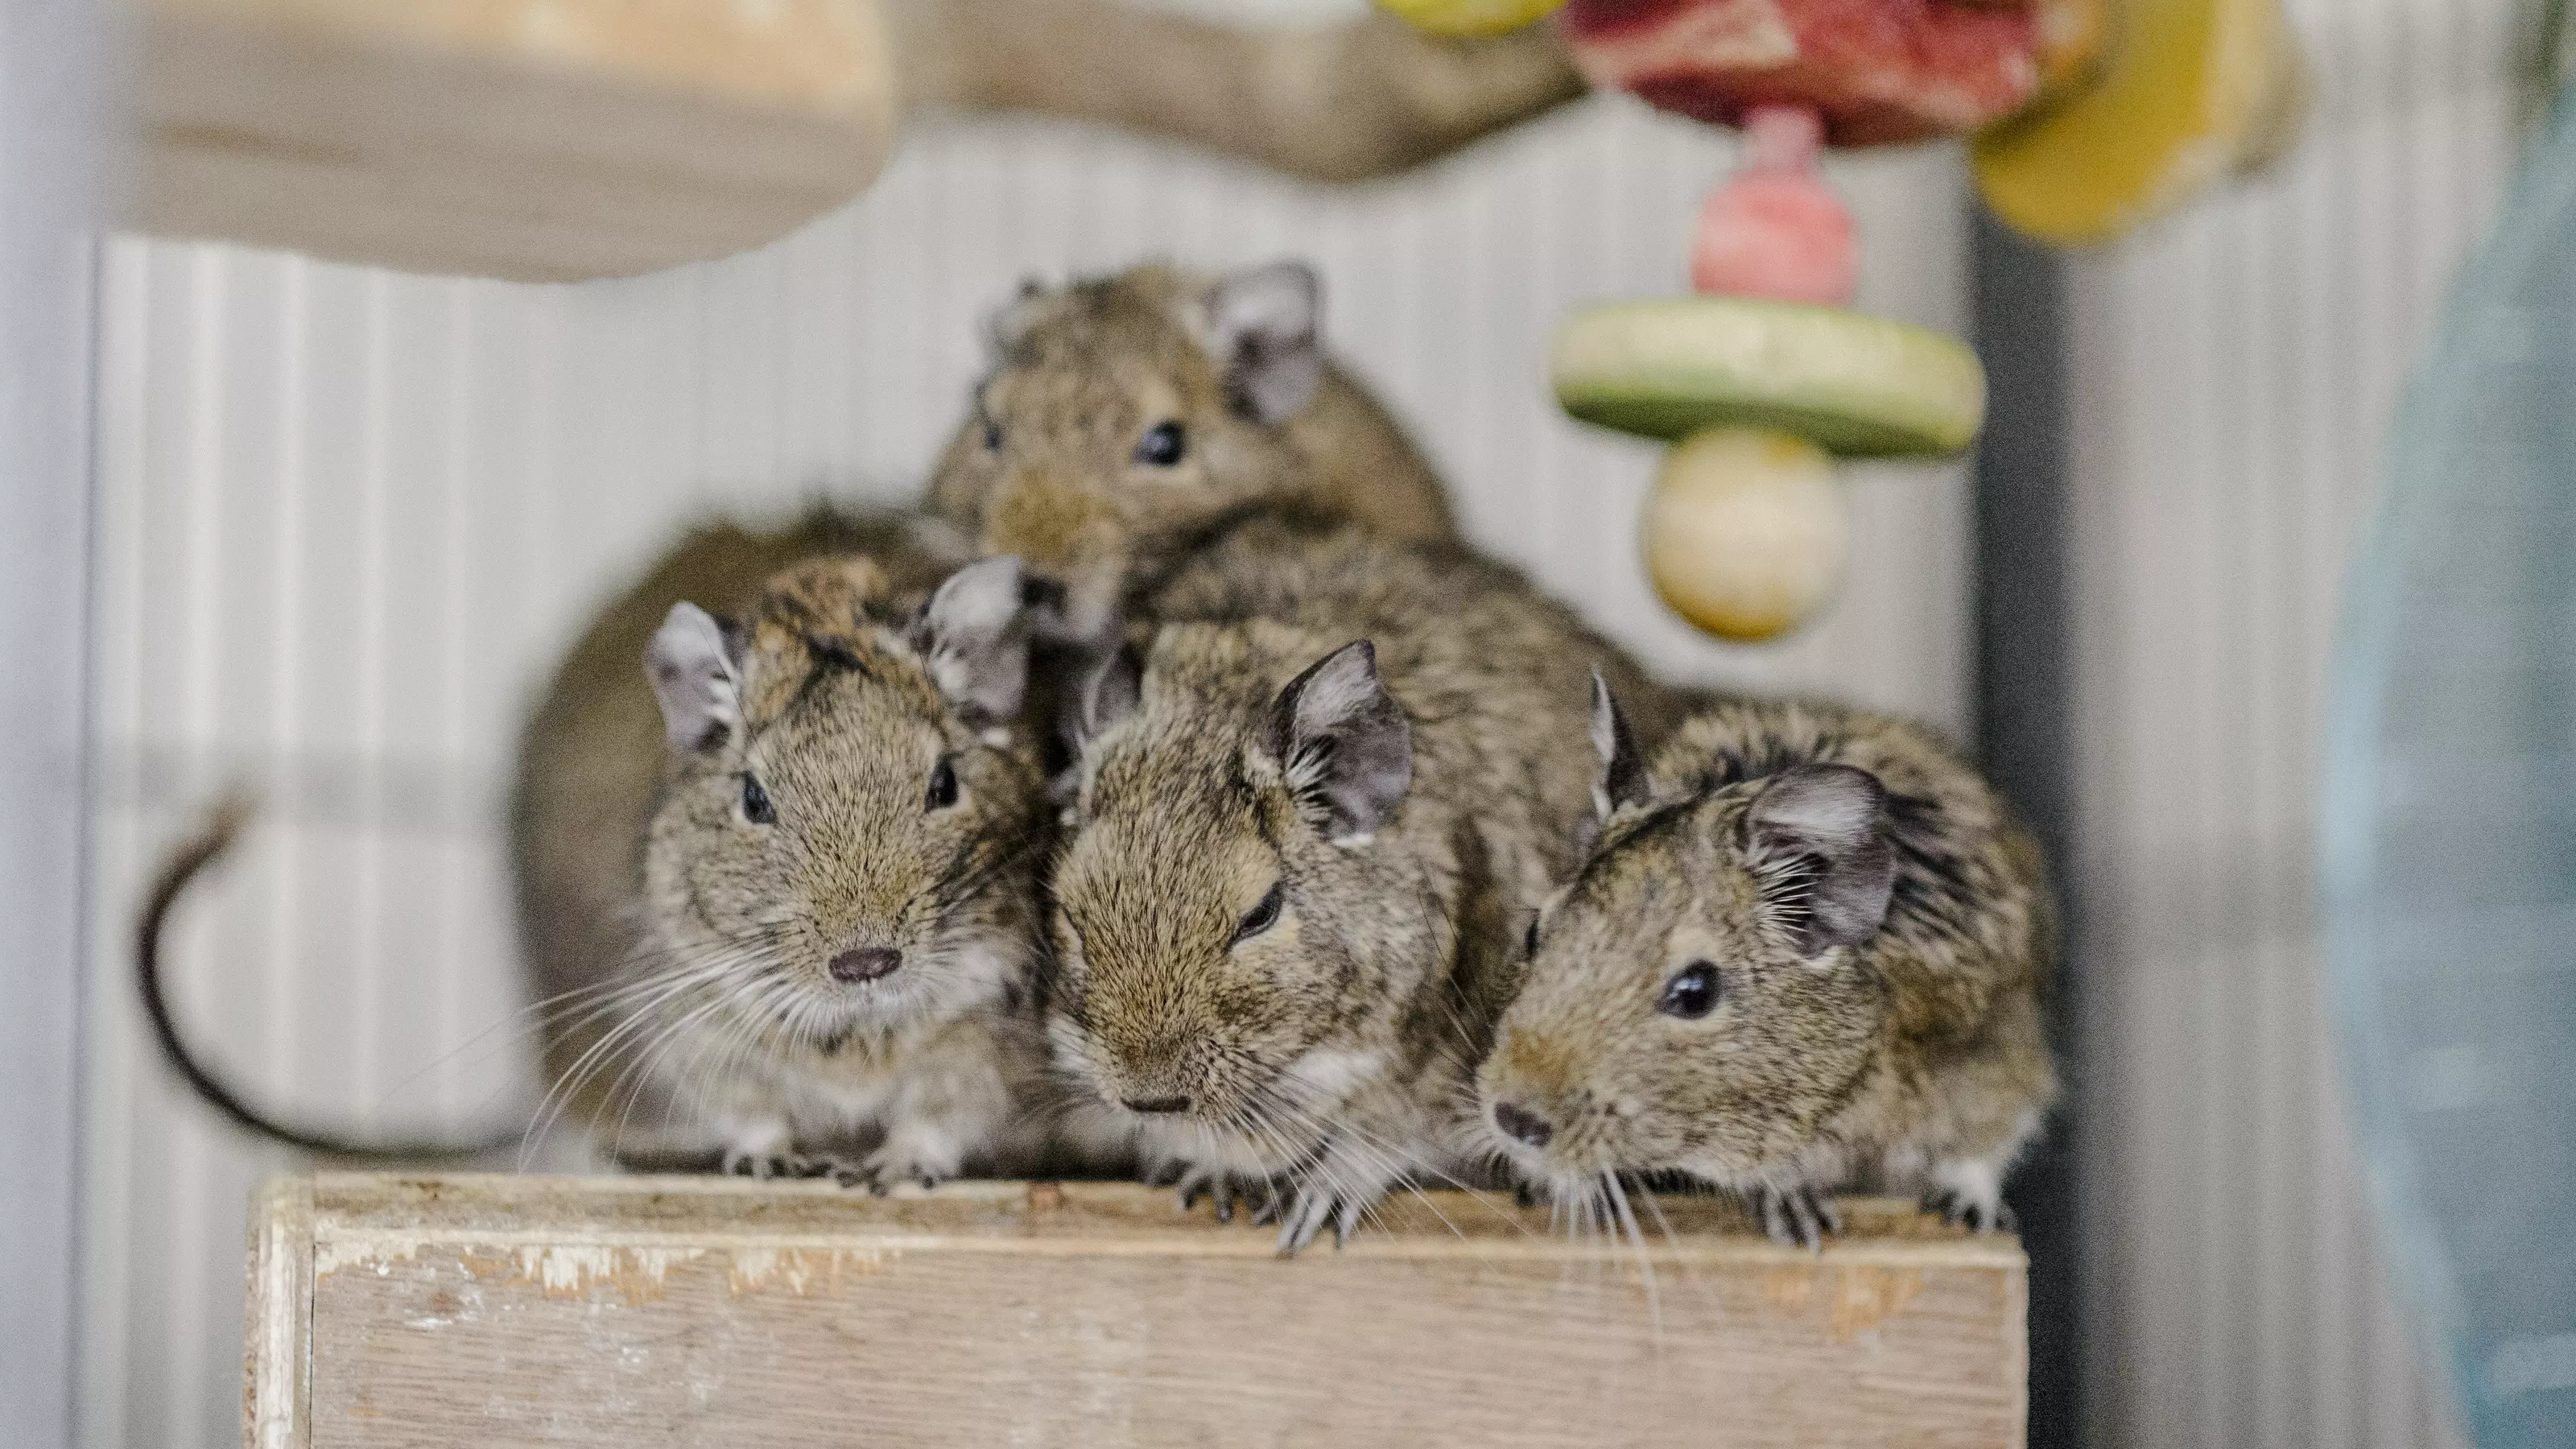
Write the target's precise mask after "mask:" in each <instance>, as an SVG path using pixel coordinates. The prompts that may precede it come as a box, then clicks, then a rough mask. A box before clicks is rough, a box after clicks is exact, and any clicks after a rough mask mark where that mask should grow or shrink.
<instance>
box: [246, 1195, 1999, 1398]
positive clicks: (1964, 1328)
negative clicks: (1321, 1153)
mask: <svg viewBox="0 0 2576 1449" xmlns="http://www.w3.org/2000/svg"><path fill="white" fill-rule="evenodd" d="M298 1181H306V1182H309V1183H310V1204H311V1206H310V1219H309V1225H308V1226H307V1227H306V1228H305V1230H304V1232H305V1236H304V1237H303V1241H304V1243H305V1244H307V1251H308V1253H309V1257H310V1261H311V1264H312V1276H311V1279H310V1283H311V1291H310V1301H309V1313H310V1318H309V1326H308V1327H307V1328H306V1330H305V1331H304V1337H303V1342H304V1344H305V1346H306V1348H307V1351H308V1354H309V1360H310V1365H311V1367H310V1374H311V1382H310V1388H309V1398H310V1411H309V1419H308V1420H307V1421H306V1423H304V1424H303V1425H300V1426H298V1428H299V1430H300V1431H302V1432H306V1433H308V1434H309V1442H310V1443H311V1444H312V1445H314V1446H317V1449H320V1446H329V1449H387V1446H410V1445H424V1446H425V1445H446V1444H453V1443H473V1444H476V1445H478V1446H510V1445H540V1444H543V1445H612V1444H613V1445H620V1446H643V1445H694V1444H717V1443H722V1444H727V1445H735V1444H772V1443H797V1444H815V1443H856V1442H885V1443H900V1444H969V1443H972V1444H987V1443H1003V1442H1007V1443H1064V1442H1080V1443H1097V1444H1126V1443H1136V1444H1164V1443H1219V1442H1222V1443H1227V1444H1306V1443H1317V1444H1324V1443H1329V1444H1367V1443H1395V1442H1409V1443H1420V1442H1425V1441H1431V1442H1476V1443H1482V1444H1493V1445H1523V1444H1554V1443H1567V1442H1573V1441H1576V1440H1582V1441H1586V1442H1609V1443H1623V1444H1682V1443H1689V1444H1713V1445H1792V1444H1797V1445H1806V1444H1819V1443H1832V1444H1845V1445H1879V1444H1884V1445H1900V1444H1901V1445H1932V1446H1971V1445H1974V1446H1990V1445H2018V1444H2020V1443H2021V1434H2022V1416H2023V1403H2024V1393H2025V1385H2024V1373H2025V1345H2024V1342H2023V1271H2024V1262H2023V1258H2022V1254H2021V1251H2020V1249H2019V1247H2018V1246H2017V1245H2015V1244H2014V1243H2013V1242H2012V1241H2011V1240H2010V1239H2008V1238H1968V1237H1964V1236H1962V1235H1960V1234H1959V1233H1958V1232H1956V1231H1955V1230H1952V1229H1949V1228H1946V1227H1944V1226H1942V1225H1941V1224H1939V1223H1937V1222H1934V1221H1931V1220H1928V1219H1924V1218H1920V1217H1918V1216H1917V1215H1916V1214H1914V1213H1913V1212H1912V1211H1911V1209H1910V1208H1908V1207H1906V1206H1903V1205H1899V1204H1894V1203H1879V1202H1866V1201H1863V1202H1856V1203H1853V1204H1850V1205H1849V1206H1848V1209H1847V1211H1848V1217H1849V1222H1850V1226H1851V1228H1852V1233H1851V1235H1850V1236H1849V1237H1847V1238H1846V1239H1844V1240H1843V1241H1841V1242H1839V1243H1837V1244H1835V1245H1834V1246H1833V1247H1831V1248H1828V1249H1827V1250H1826V1251H1825V1252H1823V1253H1822V1254H1808V1253H1802V1252H1798V1251H1796V1250H1792V1249H1786V1248H1781V1247H1777V1246H1775V1245H1773V1244H1771V1243H1769V1242H1767V1241H1764V1240H1763V1239H1761V1238H1759V1237H1756V1236H1753V1235H1752V1234H1751V1233H1750V1232H1749V1231H1748V1230H1747V1225H1746V1224H1745V1223H1744V1222H1743V1220H1742V1218H1741V1217H1740V1216H1739V1215H1737V1214H1736V1213H1735V1211H1734V1210H1733V1209H1732V1208H1731V1207H1730V1206H1728V1205H1726V1204H1724V1203H1721V1202H1718V1201H1714V1200H1708V1199H1680V1200H1667V1201H1665V1202H1664V1203H1663V1211H1664V1214H1665V1216H1666V1217H1667V1218H1668V1219H1669V1220H1670V1225H1671V1229H1672V1231H1671V1233H1670V1234H1669V1235H1668V1236H1667V1235H1664V1234H1662V1233H1660V1232H1657V1233H1654V1234H1652V1235H1650V1239H1649V1242H1648V1244H1647V1246H1646V1247H1645V1248H1644V1249H1643V1251H1642V1252H1641V1251H1640V1250H1638V1249H1636V1248H1634V1247H1623V1248H1616V1249H1614V1248H1612V1247H1610V1246H1608V1245H1606V1244H1604V1243H1603V1242H1602V1241H1601V1240H1599V1239H1598V1238H1597V1237H1596V1238H1587V1239H1584V1240H1581V1241H1569V1240H1568V1239H1567V1237H1566V1236H1565V1235H1564V1234H1563V1233H1562V1232H1561V1231H1555V1232H1552V1231H1551V1230H1550V1228H1549V1224H1548V1217H1547V1214H1546V1213H1545V1212H1544V1211H1543V1210H1515V1209H1511V1208H1509V1207H1507V1206H1504V1205H1500V1204H1498V1203H1495V1202H1491V1201H1487V1200H1481V1199H1476V1198H1470V1197H1467V1196H1464V1195H1460V1194H1448V1193H1435V1194H1431V1195H1429V1196H1428V1197H1426V1198H1422V1199H1413V1200H1407V1201H1404V1202H1399V1203H1390V1204H1389V1205H1388V1206H1387V1208H1386V1210H1385V1212H1384V1214H1383V1219H1384V1222H1383V1225H1382V1227H1380V1228H1378V1229H1375V1230H1371V1231H1369V1232H1365V1233H1363V1234H1362V1235H1360V1236H1358V1237H1356V1238H1354V1239H1353V1240H1352V1242H1351V1244H1350V1246H1349V1247H1348V1248H1347V1249H1344V1250H1342V1251H1339V1252H1335V1251H1333V1250H1331V1249H1330V1248H1322V1249H1317V1250H1314V1251H1310V1252H1309V1253H1307V1254H1306V1255H1304V1256H1302V1257H1300V1258H1297V1259H1295V1260H1293V1261H1281V1260H1279V1259H1277V1258H1276V1257H1275V1256H1274V1255H1273V1253H1272V1251H1271V1234H1270V1233H1269V1232H1267V1231H1265V1230H1256V1229H1251V1228H1247V1227H1243V1226H1240V1225H1237V1226H1222V1225H1218V1224H1215V1223H1213V1222H1211V1221H1209V1220H1208V1219H1207V1217H1206V1214H1205V1212H1204V1210H1202V1212H1201V1213H1200V1214H1198V1215H1196V1216H1191V1217H1184V1216H1181V1215H1179V1214H1177V1213H1176V1212H1175V1210H1174V1208H1173V1205H1172V1202H1171V1199H1170V1196H1169V1195H1168V1194H1166V1193H1163V1192H1158V1191H1153V1190H1149V1189H1144V1188H1140V1187H1135V1186H1132V1185H1126V1184H1107V1183H1068V1184H1062V1185H1057V1184H1015V1183H966V1184H956V1185H952V1186H949V1187H945V1188H942V1189H940V1190H938V1191H936V1192H934V1193H929V1194H914V1195H908V1196H897V1197H894V1198H888V1199H871V1198H866V1197H859V1196H852V1195H849V1194H846V1193H842V1192H840V1191H839V1190H837V1189H833V1188H831V1187H828V1186H818V1185H808V1184H795V1185H789V1186H771V1187H760V1186H754V1185H750V1184H738V1183H731V1182H725V1181H722V1180H709V1179H693V1178H629V1179H608V1180H587V1179H546V1178H452V1179H445V1180H425V1179H402V1178H390V1177H376V1176H363V1175H345V1176H343V1175H323V1176H320V1177H317V1178H312V1179H299V1180H298ZM300 1201H301V1200H300V1199H298V1198H297V1197H296V1196H295V1195H294V1194H293V1193H291V1192H281V1191H280V1190H278V1189H276V1188H272V1189H271V1190H270V1191H269V1192H268V1193H267V1194H265V1195H264V1196H263V1199H262V1203H261V1211H262V1213H263V1216H264V1217H267V1218H269V1219H270V1220H271V1222H272V1223H273V1224H274V1226H273V1227H264V1228H263V1230H262V1233H263V1237H262V1239H261V1241H263V1242H267V1241H269V1238H268V1236H267V1234H269V1233H271V1232H273V1233H274V1234H275V1235H276V1237H277V1239H278V1240H279V1241H285V1240H289V1239H292V1238H294V1237H295V1236H296V1231H297V1230H296V1227H295V1225H294V1219H295V1214H296V1213H297V1212H298V1211H299V1204H300ZM1648 1269H1651V1284H1650V1283H1649V1275H1648V1272H1647V1270H1648ZM260 1281H261V1279H260V1278H259V1277H258V1276H257V1275H256V1272H255V1277H254V1282H255V1283H258V1282H260ZM255 1296H256V1295H255ZM264 1301H265V1311H267V1312H268V1313H271V1314H276V1315H285V1316H287V1317H290V1318H291V1316H292V1315H293V1313H294V1312H295V1311H296V1310H297V1308H298V1306H299V1305H298V1304H297V1303H296V1302H294V1301H293V1297H292V1295H291V1294H289V1295H285V1296H284V1297H281V1296H280V1295H278V1294H276V1293H274V1292H271V1293H269V1294H268V1295H267V1296H266V1297H265V1300H264ZM296 1339H297V1335H296V1333H295V1332H294V1331H293V1330H292V1329H286V1330H281V1329H280V1328H279V1327H278V1326H277V1324H276V1322H274V1321H272V1322H270V1323H267V1324H265V1325H261V1326H258V1327H256V1328H255V1331H254V1332H253V1333H252V1335H251V1345H252V1348H251V1353H252V1356H253V1362H252V1365H251V1376H252V1381H253V1383H254V1384H255V1385H257V1384H263V1383H268V1382H271V1381H272V1379H273V1374H274V1370H273V1369H271V1368H270V1367H268V1366H265V1365H263V1364H262V1363H261V1362H260V1360H261V1358H262V1356H263V1355H271V1356H273V1355H275V1354H278V1353H289V1354H292V1353H294V1351H295V1350H294V1348H293V1347H292V1346H291V1345H293V1344H294V1342H295V1341H296ZM254 1442H255V1443H258V1444H260V1445H261V1446H262V1449H265V1446H266V1445H268V1444H272V1443H296V1444H300V1443H305V1442H308V1440H305V1439H294V1438H275V1439H267V1440H257V1441H254Z"/></svg>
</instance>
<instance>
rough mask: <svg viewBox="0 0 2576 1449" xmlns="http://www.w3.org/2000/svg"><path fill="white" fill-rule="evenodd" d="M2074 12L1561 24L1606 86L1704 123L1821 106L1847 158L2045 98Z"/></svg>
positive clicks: (1975, 125)
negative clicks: (2053, 48) (2048, 45)
mask: <svg viewBox="0 0 2576 1449" xmlns="http://www.w3.org/2000/svg"><path fill="white" fill-rule="evenodd" d="M2062 4H2063V0H2003V3H1997V0H1985V3H1982V4H1969V3H1965V0H1572V3H1571V4H1569V5H1567V6H1566V8H1565V10H1564V12H1563V15H1562V17H1561V21H1560V23H1561V24H1562V25H1563V26H1564V32H1565V36H1566V40H1567V42H1568V44H1569V46H1570V47H1571V49H1572V50H1573V53H1574V59H1575V64H1576V66H1577V67H1579V68H1580V69H1581V70H1582V72H1583V74H1584V76H1585V78H1586V79H1588V80H1590V81H1591V82H1592V83H1593V84H1594V85H1595V86H1599V87H1604V88H1610V87H1616V88H1620V89H1624V90H1631V91H1634V92H1636V93H1637V94H1638V95H1639V96H1641V97H1643V98H1644V99H1645V100H1646V101H1647V102H1648V103H1650V104H1652V105H1654V106H1657V107H1659V108H1661V109H1663V110H1667V111H1673V112H1677V113H1679V114H1681V115H1685V116H1690V117H1693V118H1695V119H1697V120H1702V121H1708V122H1713V123H1717V124H1721V125H1729V126H1732V125H1737V124H1740V123H1741V122H1742V120H1743V118H1744V116H1745V114H1746V112H1747V111H1749V110H1751V109H1752V108H1754V107H1756V106H1762V105H1792V106H1810V107H1813V108H1815V109H1816V110H1817V111H1818V112H1820V113H1821V114H1822V115H1823V116H1824V119H1825V139H1826V140H1827V141H1828V142H1829V143H1831V144H1833V145H1836V146H1865V145H1873V144H1879V143H1884V142H1893V141H1912V140H1918V139H1921V138H1923V137H1927V136H1936V135H1946V134H1955V133H1959V132H1966V131H1974V130H1977V129H1979V128H1981V127H1983V126H1985V125H1987V124H1989V123H1991V122H1993V121H1996V120H1999V119H2001V118H2003V117H2005V116H2009V115H2012V114H2014V113H2015V112H2017V111H2020V110H2021V109H2022V108H2023V107H2025V106H2027V105H2029V104H2030V102H2031V101H2032V100H2033V99H2034V98H2035V97H2036V96H2037V95H2038V94H2039V91H2040V88H2041V84H2042V81H2043V78H2044V72H2046V71H2047V70H2049V69H2051V68H2052V67H2051V64H2050V61H2049V59H2048V58H2047V57H2046V56H2045V55H2044V54H2043V51H2044V49H2045V46H2044V42H2043V35H2042V32H2043V29H2050V30H2054V29H2056V28H2059V27H2057V26H2054V25H2051V24H2045V23H2044V22H2047V21H2050V20H2051V19H2053V17H2052V16H2051V15H2050V14H2049V13H2047V12H2050V11H2052V10H2054V9H2056V8H2059V7H2060V6H2062Z"/></svg>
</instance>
